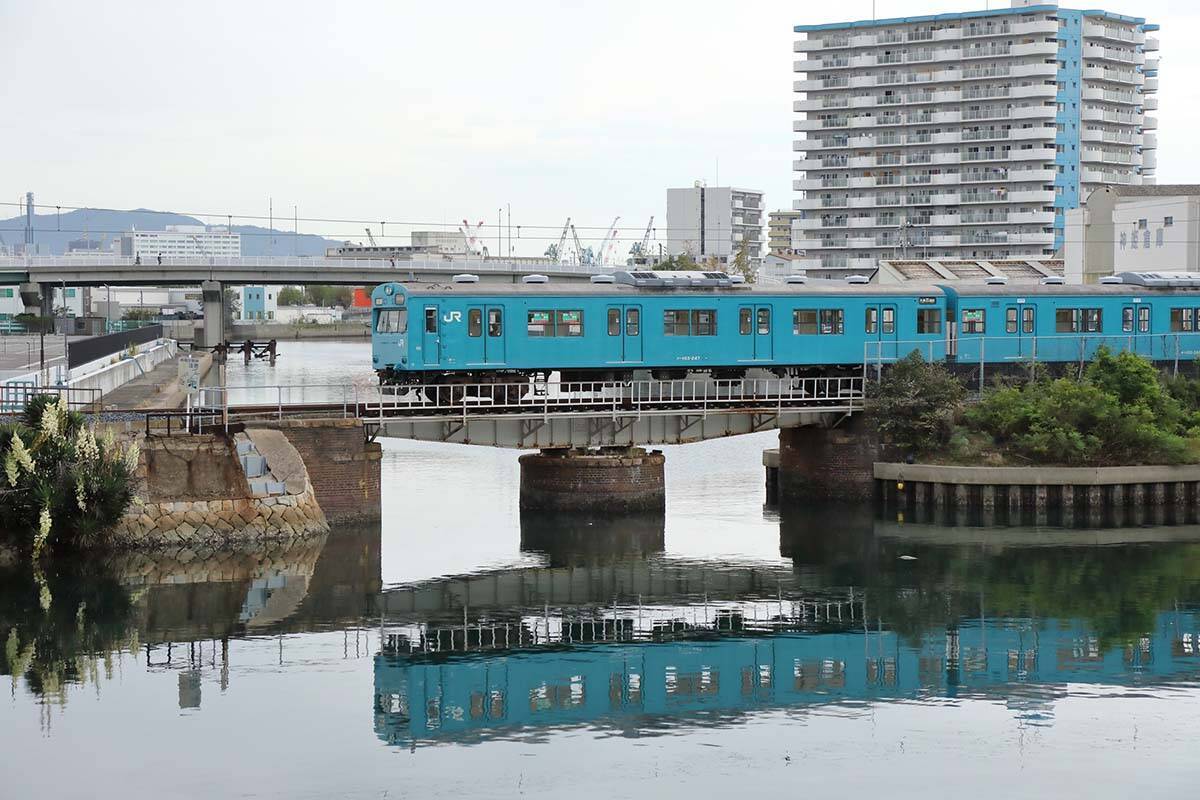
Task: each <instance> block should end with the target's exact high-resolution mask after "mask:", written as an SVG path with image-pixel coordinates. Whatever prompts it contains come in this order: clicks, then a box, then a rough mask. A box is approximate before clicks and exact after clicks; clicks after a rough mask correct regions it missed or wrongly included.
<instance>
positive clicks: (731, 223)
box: [667, 182, 763, 268]
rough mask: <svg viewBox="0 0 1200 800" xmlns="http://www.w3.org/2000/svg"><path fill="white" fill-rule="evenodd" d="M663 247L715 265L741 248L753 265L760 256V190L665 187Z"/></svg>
mask: <svg viewBox="0 0 1200 800" xmlns="http://www.w3.org/2000/svg"><path fill="white" fill-rule="evenodd" d="M667 247H668V249H669V250H670V252H671V253H687V254H689V255H691V256H692V257H693V258H695V259H696V260H697V261H702V262H713V263H716V264H718V265H721V264H729V263H730V262H732V261H733V258H734V256H736V255H737V254H738V252H739V251H740V250H741V249H742V248H743V247H745V248H746V254H747V256H749V259H750V264H751V266H753V267H756V268H757V267H758V265H760V264H761V263H762V256H763V201H762V192H756V191H753V190H751V189H735V188H733V187H731V186H704V185H702V184H700V183H699V182H697V184H696V185H695V186H691V187H688V188H686V189H667Z"/></svg>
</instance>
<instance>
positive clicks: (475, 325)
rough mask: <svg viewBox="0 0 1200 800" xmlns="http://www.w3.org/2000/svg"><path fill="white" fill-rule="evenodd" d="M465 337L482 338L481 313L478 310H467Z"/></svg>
mask: <svg viewBox="0 0 1200 800" xmlns="http://www.w3.org/2000/svg"><path fill="white" fill-rule="evenodd" d="M467 336H471V337H475V336H483V312H482V311H480V310H479V309H478V308H471V309H468V310H467Z"/></svg>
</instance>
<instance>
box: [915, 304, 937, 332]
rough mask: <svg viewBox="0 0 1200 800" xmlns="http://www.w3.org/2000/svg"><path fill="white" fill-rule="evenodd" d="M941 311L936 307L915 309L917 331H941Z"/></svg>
mask: <svg viewBox="0 0 1200 800" xmlns="http://www.w3.org/2000/svg"><path fill="white" fill-rule="evenodd" d="M941 332H942V312H941V309H937V308H920V309H917V333H941Z"/></svg>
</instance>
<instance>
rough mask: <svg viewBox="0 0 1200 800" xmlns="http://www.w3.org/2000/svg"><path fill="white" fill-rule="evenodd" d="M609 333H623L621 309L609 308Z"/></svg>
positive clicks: (613, 334) (614, 334) (612, 334)
mask: <svg viewBox="0 0 1200 800" xmlns="http://www.w3.org/2000/svg"><path fill="white" fill-rule="evenodd" d="M608 335H609V336H620V335H621V309H619V308H610V309H609V310H608Z"/></svg>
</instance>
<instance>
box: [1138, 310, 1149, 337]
mask: <svg viewBox="0 0 1200 800" xmlns="http://www.w3.org/2000/svg"><path fill="white" fill-rule="evenodd" d="M1149 332H1150V307H1149V306H1138V333H1149Z"/></svg>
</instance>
